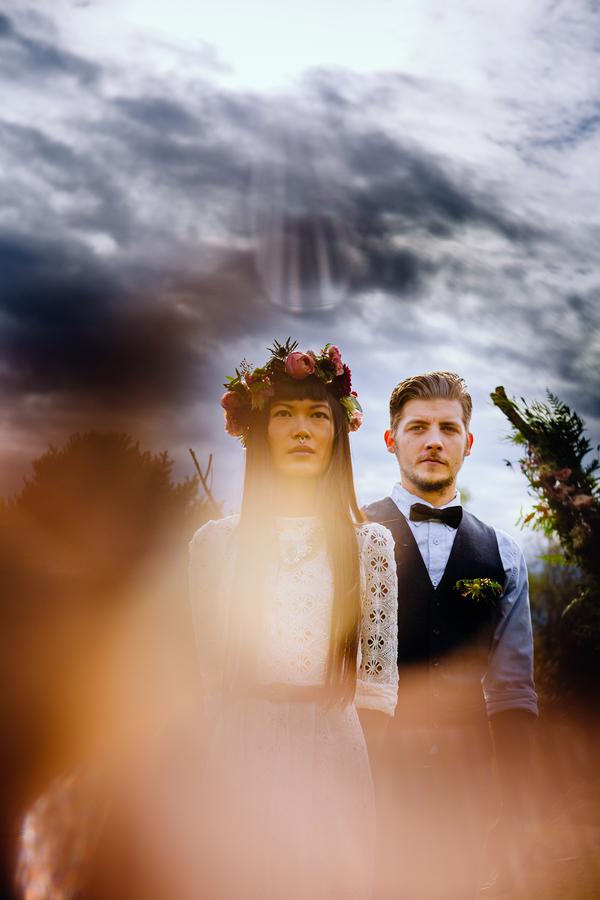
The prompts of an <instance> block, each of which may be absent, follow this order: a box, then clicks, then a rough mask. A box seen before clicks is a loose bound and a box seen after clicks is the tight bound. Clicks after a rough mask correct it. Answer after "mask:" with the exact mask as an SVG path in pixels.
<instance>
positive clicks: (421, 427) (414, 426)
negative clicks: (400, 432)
mask: <svg viewBox="0 0 600 900" xmlns="http://www.w3.org/2000/svg"><path fill="white" fill-rule="evenodd" d="M409 431H423V426H422V425H412V426H411V427H410V428H409Z"/></svg>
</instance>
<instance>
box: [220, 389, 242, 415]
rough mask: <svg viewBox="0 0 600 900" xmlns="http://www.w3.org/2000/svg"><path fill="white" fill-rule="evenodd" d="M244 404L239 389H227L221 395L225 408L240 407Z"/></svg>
mask: <svg viewBox="0 0 600 900" xmlns="http://www.w3.org/2000/svg"><path fill="white" fill-rule="evenodd" d="M241 405H242V398H241V397H240V395H239V394H238V393H237V391H225V393H224V394H223V396H222V397H221V406H222V407H223V409H225V410H234V409H239V408H240V406H241Z"/></svg>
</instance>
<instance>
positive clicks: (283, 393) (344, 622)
mask: <svg viewBox="0 0 600 900" xmlns="http://www.w3.org/2000/svg"><path fill="white" fill-rule="evenodd" d="M279 400H313V401H319V400H320V401H324V402H326V403H328V405H329V407H330V409H331V414H332V418H333V426H334V435H333V446H332V452H331V458H330V461H329V464H328V466H327V469H326V471H325V472H324V473H323V475H322V476H321V483H320V485H319V490H318V492H317V496H318V501H317V508H316V509H315V515H316V516H317V517H318V518H319V519H320V520H321V524H322V526H323V530H324V534H325V543H326V548H327V554H328V558H329V563H330V566H331V571H332V574H333V588H334V595H333V610H332V620H331V631H330V638H329V656H328V663H327V678H326V687H327V693H328V694H329V696H330V697H331V698H332V699H336V700H340V701H341V702H349V701H350V700H352V698H353V696H354V690H355V684H356V657H357V651H358V642H359V638H360V611H361V603H360V572H359V559H358V543H357V537H356V528H355V525H356V524H357V523H359V522H363V521H364V516H363V514H362V512H361V510H360V508H359V506H358V502H357V499H356V493H355V489H354V479H353V474H352V459H351V455H350V443H349V440H348V427H347V421H346V417H345V413H344V410H343V408H342V406H341V405H340V403H339V401H338V400H337V398H336V397H334V396H333V395H332V394H330V393H329V391H328V390H327V388H326V386H325V384H324V383H323V382H322V381H320V380H319V379H318V378H316V377H313V376H309V377H308V378H304V379H302V380H294V379H292V378H289V377H287V376H283V377H282V378H280V379H277V382H276V384H275V396H274V397H273V398H272V400H271V404H272V403H274V402H276V401H279ZM271 404H267V406H266V407H265V409H264V410H263V411H261V412H260V413H253V416H252V419H251V423H250V428H249V431H248V437H247V440H246V467H245V475H244V490H243V497H242V509H241V516H240V523H239V528H238V532H237V561H236V570H235V574H234V578H233V588H232V590H233V593H232V602H231V606H230V609H231V617H230V642H229V653H228V661H227V666H226V678H227V683H228V685H229V687H231V686H232V685H235V684H239V683H240V680H245V681H247V680H248V678H251V677H252V673H253V669H254V666H255V658H253V652H252V650H251V652H250V653H249V654H248V653H244V651H242V650H241V648H242V645H245V646H248V644H250V646H251V647H252V649H253V650H255V648H256V641H255V642H254V643H253V642H252V640H250V641H248V640H247V638H248V635H252V634H254V635H255V636H257V635H258V631H259V630H260V628H261V626H262V612H263V603H262V600H263V598H264V593H265V590H266V571H267V560H268V558H269V555H270V554H271V553H272V549H273V547H274V546H275V541H276V533H275V512H274V496H273V492H274V483H275V471H274V469H273V465H272V462H271V452H270V449H269V444H268V438H267V430H268V423H269V415H270V406H271ZM250 573H252V575H251V576H250Z"/></svg>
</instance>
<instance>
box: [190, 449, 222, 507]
mask: <svg viewBox="0 0 600 900" xmlns="http://www.w3.org/2000/svg"><path fill="white" fill-rule="evenodd" d="M189 451H190V455H191V457H192V459H193V461H194V466H195V468H196V472H197V473H198V478H199V479H200V484H201V485H202V488H203V490H204V493H205V494H206V498H207V500H208V502H209V503H210V504H211V506H212V508H213V510H214V512H215V513H216V514H218V513H219V504H218V503H217V501H216V500H215V498H214V497H213V494H212V491H211V489H210V485H209V483H208V478H209V476H210V475H211V474H212V461H213V455H212V453H209V456H208V465H207V466H206V472H203V471H202V469H201V468H200V464H199V462H198V460H197V458H196V454H195V453H194V451H193V450H192V448H191V447H190V448H189Z"/></svg>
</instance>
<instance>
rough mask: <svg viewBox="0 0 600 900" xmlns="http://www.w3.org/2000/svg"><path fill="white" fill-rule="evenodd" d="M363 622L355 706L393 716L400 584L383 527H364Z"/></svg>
mask: <svg viewBox="0 0 600 900" xmlns="http://www.w3.org/2000/svg"><path fill="white" fill-rule="evenodd" d="M359 538H361V539H362V546H361V553H360V564H361V575H362V578H361V582H362V594H363V596H362V623H361V641H360V666H359V669H358V674H357V681H356V696H355V703H356V705H357V707H359V708H363V709H377V710H379V711H380V712H384V713H386V714H387V715H389V716H393V715H394V710H395V708H396V701H397V698H398V665H397V656H398V606H397V603H398V581H397V577H396V564H395V560H394V540H393V538H392V535H391V534H390V532H389V531H388V530H387V528H384V527H383V525H378V524H376V523H369V524H365V525H361V526H360V529H359Z"/></svg>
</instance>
